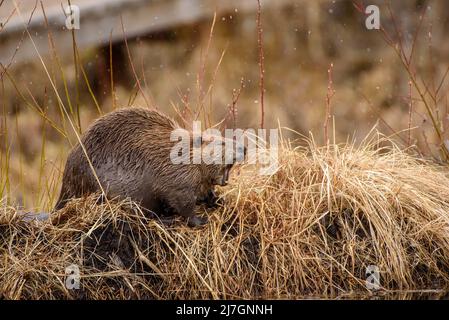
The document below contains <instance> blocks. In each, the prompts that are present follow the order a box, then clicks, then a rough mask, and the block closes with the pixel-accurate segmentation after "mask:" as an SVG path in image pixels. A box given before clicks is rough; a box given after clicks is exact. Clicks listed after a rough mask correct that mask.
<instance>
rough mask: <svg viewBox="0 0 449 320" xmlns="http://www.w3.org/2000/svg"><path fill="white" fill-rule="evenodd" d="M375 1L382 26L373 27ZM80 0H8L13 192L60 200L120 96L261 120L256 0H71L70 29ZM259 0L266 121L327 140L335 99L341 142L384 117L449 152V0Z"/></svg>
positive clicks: (3, 100) (166, 108)
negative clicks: (74, 150)
mask: <svg viewBox="0 0 449 320" xmlns="http://www.w3.org/2000/svg"><path fill="white" fill-rule="evenodd" d="M371 4H374V5H377V6H378V7H379V13H380V21H381V26H382V29H381V30H368V29H367V28H366V26H365V19H366V18H367V15H366V14H365V13H364V8H365V7H366V6H368V5H371ZM68 5H69V3H68V2H67V1H62V0H44V1H39V2H35V1H19V0H15V1H14V0H0V62H1V64H2V66H1V67H0V74H1V78H0V108H1V115H2V116H1V121H0V122H1V124H0V150H1V160H0V161H1V163H0V168H1V172H0V178H1V179H0V197H1V198H4V197H7V198H8V200H9V201H10V202H11V203H15V204H18V205H21V206H23V207H24V208H27V209H45V210H48V209H49V208H51V206H52V205H53V203H54V201H55V200H56V197H57V195H58V192H59V185H60V180H61V175H62V169H63V165H64V161H65V158H66V156H67V153H68V151H69V150H70V148H71V147H72V146H73V145H74V144H75V143H76V141H77V140H76V137H75V134H74V132H75V131H77V132H78V133H82V132H83V131H84V130H85V129H86V128H87V127H88V125H89V124H90V123H91V122H92V121H93V120H94V119H95V118H97V117H98V116H99V115H101V114H104V113H106V112H108V111H110V110H113V109H115V108H117V107H123V106H127V105H140V106H148V107H156V108H158V109H159V110H162V111H163V112H165V113H167V114H170V115H171V116H174V117H177V118H179V117H180V115H186V114H188V112H187V111H186V110H198V109H199V108H204V109H205V110H207V114H209V115H210V116H209V117H208V118H207V119H211V120H210V122H211V124H214V123H217V122H219V121H220V120H222V119H223V118H226V119H228V118H229V114H230V109H231V108H232V106H233V105H235V114H236V117H235V125H236V126H237V127H238V128H257V127H259V125H260V121H261V111H260V86H259V85H260V65H259V56H260V50H259V47H258V36H259V33H258V28H257V21H258V20H257V16H258V11H257V8H258V4H257V0H243V1H231V0H230V1H214V0H128V1H126V0H108V1H106V0H101V1H82V0H78V1H76V0H71V1H70V5H76V6H77V7H78V8H79V18H80V19H79V29H68V28H67V24H66V22H67V19H68V18H70V17H67V13H70V11H65V10H66V7H67V6H68ZM261 5H262V10H261V23H262V33H261V35H262V38H263V54H264V60H263V67H264V69H265V73H264V88H265V91H264V107H265V127H266V128H277V127H278V124H280V125H281V126H283V127H288V128H291V129H293V130H295V131H297V132H299V133H301V134H304V135H309V132H310V133H312V134H313V136H314V138H315V140H316V141H318V142H320V143H324V136H323V124H324V122H325V117H326V110H329V111H328V112H330V115H331V121H330V122H331V128H330V129H329V131H330V132H333V131H334V130H335V139H336V141H337V142H345V141H347V140H355V141H356V142H360V141H361V140H363V139H364V138H365V137H366V135H367V134H368V132H370V130H371V129H372V128H373V127H374V126H377V129H378V130H379V131H381V132H383V133H385V134H386V135H394V136H395V139H397V141H398V143H399V144H401V145H403V146H406V147H407V146H408V145H417V150H419V152H420V153H422V154H423V155H424V156H426V157H435V158H436V159H437V160H442V157H441V155H440V152H439V148H440V147H441V146H442V145H443V147H444V143H445V141H447V142H448V143H447V145H448V146H449V141H448V140H447V139H449V134H448V133H447V123H448V121H449V119H448V112H447V90H448V86H449V83H448V82H449V81H446V80H447V79H446V75H447V71H448V65H449V41H447V40H448V38H447V37H448V36H447V33H448V31H449V24H448V23H449V21H448V19H449V2H447V1H444V0H428V1H423V0H420V1H417V0H402V1H400V0H396V1H391V3H390V2H388V1H374V0H370V1H355V2H353V1H349V0H329V1H328V0H314V1H305V0H281V1H279V0H276V1H275V0H262V1H261ZM72 12H74V11H72ZM44 13H45V14H44ZM69 22H70V23H72V24H71V25H72V26H73V23H76V21H75V20H73V19H70V20H69ZM38 52H39V54H38ZM44 65H45V67H44ZM331 66H332V67H331ZM329 70H330V71H331V72H330V73H329ZM56 92H57V93H56ZM58 96H59V98H58ZM237 96H238V99H236V97H237ZM326 97H329V98H330V99H328V100H329V103H328V104H327V103H326ZM429 108H430V109H431V110H430V111H431V114H432V117H433V120H432V119H431V117H429ZM64 110H66V111H64ZM205 119H206V118H205ZM232 122H234V121H232ZM226 123H228V122H226ZM333 123H335V128H333V127H332V124H333ZM435 126H436V127H437V129H435ZM408 128H411V130H410V134H409V130H408ZM284 135H286V136H288V137H292V138H297V136H296V137H295V135H294V134H293V133H291V132H290V131H286V132H285V133H284ZM331 139H333V135H332V137H331Z"/></svg>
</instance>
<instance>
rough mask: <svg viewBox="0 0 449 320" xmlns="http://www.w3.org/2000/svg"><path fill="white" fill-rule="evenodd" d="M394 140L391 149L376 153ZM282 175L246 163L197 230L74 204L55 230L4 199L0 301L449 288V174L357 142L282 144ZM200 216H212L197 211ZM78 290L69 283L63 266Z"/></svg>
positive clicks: (123, 210) (127, 209)
mask: <svg viewBox="0 0 449 320" xmlns="http://www.w3.org/2000/svg"><path fill="white" fill-rule="evenodd" d="M386 142H388V145H390V147H388V148H379V147H378V146H379V145H381V144H383V145H385V143H386ZM279 153H280V165H281V167H280V170H279V171H278V172H277V173H276V174H274V175H273V176H260V175H255V174H254V170H255V168H253V167H250V166H246V167H243V168H241V170H239V171H240V172H239V174H234V179H233V181H232V182H231V184H230V186H229V187H226V188H225V189H223V190H222V195H223V198H224V199H225V205H224V206H223V207H221V208H219V209H216V210H214V211H211V212H209V213H208V214H209V215H210V217H211V218H210V222H209V223H208V224H207V226H205V227H204V228H203V229H189V228H187V227H185V225H184V223H183V222H181V221H177V222H175V223H174V224H173V225H172V226H165V225H163V224H161V223H160V222H158V221H156V220H152V219H148V218H146V217H145V216H144V215H143V214H142V213H141V212H140V211H139V210H138V208H137V207H136V206H135V205H132V204H130V203H125V202H123V203H115V204H114V205H113V208H112V211H111V209H110V207H109V206H108V205H97V204H95V199H94V198H90V199H84V200H82V199H81V200H74V201H72V202H71V203H70V205H68V206H67V207H66V208H65V209H63V210H62V211H59V212H57V213H55V214H54V215H52V218H51V221H50V222H31V223H30V222H23V221H22V220H21V218H20V215H19V214H18V212H17V210H16V209H15V208H12V207H7V206H6V205H3V206H2V207H1V208H2V210H1V215H0V237H1V240H0V252H1V259H0V261H1V262H0V274H1V275H2V276H1V281H0V285H1V287H0V296H2V297H3V298H12V299H19V298H32V299H41V298H90V299H108V298H122V299H124V298H158V299H166V298H185V299H195V298H226V299H232V298H297V297H304V296H310V295H313V296H328V297H335V296H341V295H347V294H351V293H352V294H358V293H362V294H363V293H365V294H366V293H367V290H366V288H365V269H366V267H367V266H368V265H371V264H374V265H377V266H378V267H379V268H380V271H381V285H382V289H381V291H382V292H388V291H396V290H400V291H401V292H407V291H409V290H421V289H440V288H447V287H448V285H449V216H448V212H449V202H448V199H449V172H448V170H447V169H444V168H442V167H440V166H438V165H436V164H434V163H431V162H427V161H425V160H422V159H417V158H414V157H413V156H410V155H408V154H407V153H406V152H404V151H401V150H400V149H399V148H397V147H396V146H394V145H393V143H392V142H391V141H386V140H385V139H383V138H379V137H375V138H373V139H370V141H366V142H365V143H364V144H363V145H362V146H361V147H358V148H356V147H354V146H352V145H350V144H348V145H338V146H337V145H330V146H328V147H324V148H320V147H317V146H316V145H314V143H313V142H311V140H309V145H308V147H301V148H292V147H290V146H289V145H288V144H287V143H286V142H284V143H283V147H282V148H281V149H280V152H279ZM201 210H204V209H201ZM72 263H75V264H77V265H79V266H80V270H81V289H80V290H67V289H66V288H65V285H64V283H65V268H66V267H67V266H68V265H70V264H72Z"/></svg>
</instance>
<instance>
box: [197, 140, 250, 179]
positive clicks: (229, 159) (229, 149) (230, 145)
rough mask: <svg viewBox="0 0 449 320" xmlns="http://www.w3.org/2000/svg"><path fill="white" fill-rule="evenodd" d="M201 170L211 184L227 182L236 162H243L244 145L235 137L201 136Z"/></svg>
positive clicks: (244, 154)
mask: <svg viewBox="0 0 449 320" xmlns="http://www.w3.org/2000/svg"><path fill="white" fill-rule="evenodd" d="M201 145H202V155H203V158H202V160H203V168H204V169H203V170H205V171H206V172H205V177H206V179H207V180H208V183H210V184H211V185H220V186H225V185H227V184H228V180H229V172H230V171H231V169H232V167H233V166H234V164H236V163H240V162H243V160H244V159H245V156H246V151H247V149H246V147H245V146H244V145H242V144H240V143H238V142H237V141H236V140H235V139H226V138H223V137H221V136H216V135H203V137H202V144H201ZM220 150H221V151H220Z"/></svg>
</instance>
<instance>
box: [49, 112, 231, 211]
mask: <svg viewBox="0 0 449 320" xmlns="http://www.w3.org/2000/svg"><path fill="white" fill-rule="evenodd" d="M176 128H180V127H179V126H178V124H177V123H176V122H175V121H173V120H171V119H170V118H168V117H166V116H165V115H163V114H161V113H159V112H157V111H153V110H149V109H144V108H137V107H133V108H124V109H120V110H118V111H113V112H111V113H109V114H107V115H105V116H103V117H101V118H99V119H98V120H97V121H95V122H94V123H93V124H92V125H91V126H90V128H89V129H88V130H87V131H86V132H85V133H84V135H83V137H82V139H81V141H82V143H83V145H84V147H85V150H86V152H87V155H88V156H89V159H90V161H91V163H92V165H93V167H94V169H95V172H96V175H97V177H98V180H99V181H100V183H101V185H102V187H103V189H104V191H105V192H106V195H107V196H108V198H113V197H121V198H126V197H129V198H131V199H132V200H133V201H135V202H137V203H139V204H140V205H141V206H142V207H143V208H145V209H148V210H150V211H152V212H155V213H163V212H162V211H164V210H166V208H169V209H170V210H171V211H172V213H174V214H179V215H182V216H185V217H193V216H194V208H195V203H196V202H197V200H199V199H204V198H206V197H207V196H208V195H210V194H211V191H212V194H213V185H214V184H215V183H214V181H215V180H216V177H217V176H219V175H222V174H223V168H224V165H205V164H176V165H174V164H172V162H171V160H170V150H171V148H172V147H173V145H174V144H175V143H176V141H175V142H172V141H170V133H171V132H172V131H173V130H174V129H176ZM214 179H215V180H214ZM99 191H101V189H100V187H99V185H98V182H97V180H96V178H95V176H94V175H93V172H92V170H91V167H90V166H89V163H88V161H87V159H86V156H85V153H84V151H83V149H82V147H81V146H80V145H79V144H78V145H76V146H75V147H74V149H73V150H72V151H71V152H70V154H69V156H68V158H67V163H66V166H65V169H64V174H63V181H62V188H61V193H60V197H59V200H58V202H57V204H56V206H55V209H56V210H58V209H60V208H62V207H64V205H65V203H66V202H67V201H68V200H69V199H71V198H80V197H83V196H86V195H88V194H91V193H96V192H99Z"/></svg>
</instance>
